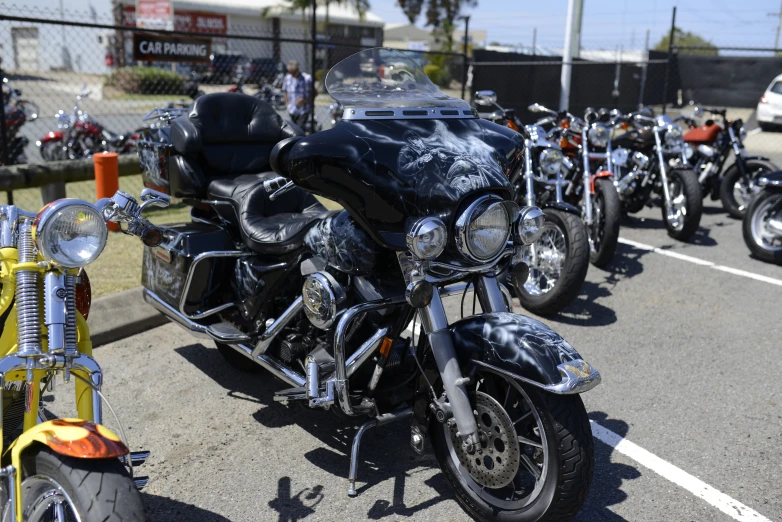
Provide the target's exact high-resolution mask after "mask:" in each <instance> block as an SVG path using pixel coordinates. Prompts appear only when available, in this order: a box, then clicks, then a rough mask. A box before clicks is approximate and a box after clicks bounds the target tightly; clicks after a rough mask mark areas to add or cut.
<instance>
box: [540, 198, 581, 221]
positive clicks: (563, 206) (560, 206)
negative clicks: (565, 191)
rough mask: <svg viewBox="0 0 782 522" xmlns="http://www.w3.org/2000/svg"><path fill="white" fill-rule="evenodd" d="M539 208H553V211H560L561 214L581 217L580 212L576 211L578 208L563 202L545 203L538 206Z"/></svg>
mask: <svg viewBox="0 0 782 522" xmlns="http://www.w3.org/2000/svg"><path fill="white" fill-rule="evenodd" d="M540 207H541V208H553V209H554V210H561V211H562V212H567V213H568V214H575V215H576V216H579V217H581V211H580V210H579V209H578V207H575V206H573V205H571V204H570V203H565V202H564V201H547V202H545V203H543V204H542V205H540Z"/></svg>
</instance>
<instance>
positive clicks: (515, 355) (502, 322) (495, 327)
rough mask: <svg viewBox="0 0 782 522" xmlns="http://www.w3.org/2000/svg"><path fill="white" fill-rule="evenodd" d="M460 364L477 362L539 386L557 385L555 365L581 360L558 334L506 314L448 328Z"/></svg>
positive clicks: (479, 317) (470, 319) (469, 319)
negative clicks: (537, 383) (470, 361)
mask: <svg viewBox="0 0 782 522" xmlns="http://www.w3.org/2000/svg"><path fill="white" fill-rule="evenodd" d="M450 330H451V335H452V336H453V344H454V347H455V348H456V350H457V357H458V358H459V360H460V362H461V363H465V362H467V361H469V360H477V361H481V362H485V363H487V364H491V365H492V366H496V367H497V368H500V369H502V370H506V371H508V372H511V373H513V374H516V375H520V376H521V377H525V378H527V379H531V380H533V381H536V382H539V383H542V384H558V383H559V382H560V381H561V380H562V376H561V375H560V373H559V370H558V369H557V366H558V365H560V364H562V363H564V362H567V361H572V360H574V359H581V358H582V357H581V356H580V355H579V354H578V352H577V351H576V350H575V349H574V348H573V347H572V346H570V344H569V343H568V342H567V341H565V339H563V338H562V337H561V336H560V335H559V334H558V333H556V332H555V331H554V330H552V329H551V328H549V327H548V326H546V325H545V324H543V323H541V322H540V321H536V320H535V319H530V318H529V317H525V316H523V315H518V314H512V313H507V312H492V313H488V314H480V315H474V316H471V317H467V318H465V319H462V320H460V321H457V322H456V323H454V324H452V325H451V327H450Z"/></svg>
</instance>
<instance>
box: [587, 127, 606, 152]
mask: <svg viewBox="0 0 782 522" xmlns="http://www.w3.org/2000/svg"><path fill="white" fill-rule="evenodd" d="M610 137H611V132H610V131H609V130H608V127H606V126H605V125H593V126H592V128H591V129H589V133H588V134H587V138H589V142H590V143H591V144H592V145H594V146H595V147H600V148H604V147H607V146H608V138H610Z"/></svg>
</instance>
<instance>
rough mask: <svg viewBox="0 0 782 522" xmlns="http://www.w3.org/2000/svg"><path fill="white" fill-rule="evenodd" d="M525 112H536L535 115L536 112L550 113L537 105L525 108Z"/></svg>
mask: <svg viewBox="0 0 782 522" xmlns="http://www.w3.org/2000/svg"><path fill="white" fill-rule="evenodd" d="M527 110H528V111H530V112H536V113H537V112H549V113H550V112H552V111H551V110H549V109H547V108H545V107H544V106H542V105H541V104H539V103H533V104H532V105H530V106H529V107H527Z"/></svg>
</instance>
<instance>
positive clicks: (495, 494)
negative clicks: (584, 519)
mask: <svg viewBox="0 0 782 522" xmlns="http://www.w3.org/2000/svg"><path fill="white" fill-rule="evenodd" d="M486 377H488V378H489V379H490V382H487V380H486ZM478 392H479V393H483V394H485V395H488V396H489V397H491V398H492V399H493V400H494V401H496V402H497V403H498V404H500V405H501V406H502V408H503V410H504V412H503V413H505V415H506V416H507V417H508V419H507V420H505V421H504V422H505V423H508V424H510V425H512V426H513V434H514V435H515V437H516V444H517V448H516V451H517V455H518V464H517V465H516V469H515V473H514V474H513V477H512V478H511V479H510V481H509V482H508V483H507V485H505V486H502V487H491V486H490V485H486V484H481V483H479V482H478V481H476V480H475V479H474V478H473V477H472V475H471V474H470V472H469V471H468V469H467V468H466V467H465V466H464V465H463V464H462V461H461V460H460V459H459V453H463V452H457V449H456V448H455V446H454V440H453V438H452V436H451V435H450V434H449V433H448V432H446V434H445V440H446V444H447V447H448V452H449V455H450V458H451V459H452V460H453V463H454V464H455V466H456V469H457V470H458V472H459V474H460V475H461V477H462V478H463V479H464V481H465V482H466V484H467V487H469V488H470V489H471V490H472V491H473V492H474V493H475V494H477V495H478V496H479V497H480V498H481V499H483V500H484V501H486V502H487V503H489V504H490V505H491V506H493V507H499V508H502V509H507V510H512V509H520V508H523V507H525V506H528V505H530V504H531V503H532V502H534V501H535V500H536V499H537V498H538V497H539V496H540V493H541V491H542V490H543V485H544V484H545V483H546V477H547V476H548V464H549V460H548V459H549V453H548V448H547V445H546V443H545V441H546V431H545V426H544V424H543V421H542V420H541V418H540V415H539V413H538V410H537V409H536V408H535V406H534V404H533V403H532V401H531V400H530V398H529V395H527V393H526V392H525V391H524V389H523V388H522V387H521V386H520V385H519V383H518V382H516V381H514V380H513V379H510V378H506V377H505V376H504V375H499V374H495V373H493V372H488V371H487V372H486V374H485V376H484V378H483V379H482V380H481V381H480V382H479V384H478ZM495 395H501V396H500V397H496V396H495ZM475 413H476V416H477V419H476V420H477V421H478V428H479V430H480V432H481V433H480V438H481V440H482V446H483V445H484V441H486V445H491V444H494V440H497V438H498V437H496V436H493V437H489V435H490V434H489V433H486V431H487V430H492V429H493V427H494V424H493V423H490V424H489V423H487V422H486V421H485V419H484V418H483V415H482V414H481V415H479V411H478V409H476V411H475ZM484 413H485V412H484ZM487 424H488V426H487ZM500 438H501V437H500ZM476 453H477V452H476ZM504 453H508V451H507V448H506V451H505V452H504ZM486 456H487V455H486V454H484V455H481V458H482V459H483V458H485V457H486ZM489 456H491V457H493V458H495V459H496V456H497V454H496V452H495V453H493V454H490V455H489ZM471 458H475V457H474V456H471ZM503 482H504V481H503Z"/></svg>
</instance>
